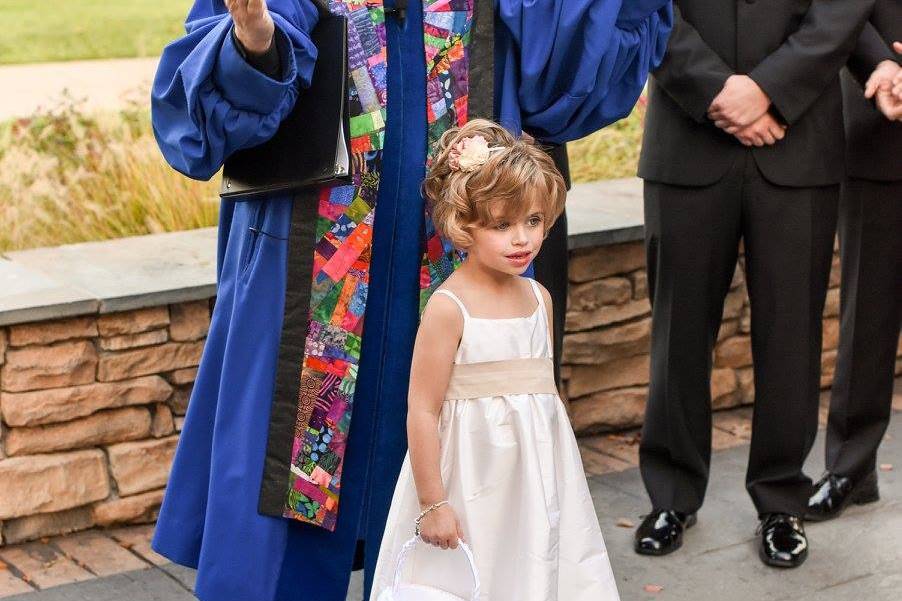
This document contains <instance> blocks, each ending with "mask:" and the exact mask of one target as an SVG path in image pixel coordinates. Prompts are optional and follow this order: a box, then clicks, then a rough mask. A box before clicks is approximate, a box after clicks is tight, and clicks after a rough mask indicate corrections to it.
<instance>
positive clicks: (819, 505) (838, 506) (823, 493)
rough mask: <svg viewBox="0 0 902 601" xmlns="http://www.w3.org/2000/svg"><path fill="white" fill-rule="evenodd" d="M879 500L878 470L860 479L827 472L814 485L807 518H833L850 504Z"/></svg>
mask: <svg viewBox="0 0 902 601" xmlns="http://www.w3.org/2000/svg"><path fill="white" fill-rule="evenodd" d="M879 500H880V492H879V490H878V489H877V473H876V472H870V473H869V474H867V475H865V476H863V477H861V478H858V479H854V478H850V477H847V476H838V475H836V474H831V473H830V472H827V473H826V474H824V475H823V476H822V477H821V479H820V480H818V481H817V483H815V485H814V492H813V493H812V495H811V497H810V498H809V499H808V509H807V510H806V511H805V519H806V520H811V521H813V522H823V521H825V520H831V519H833V518H837V517H839V516H840V515H841V514H842V512H843V511H845V510H846V509H847V508H848V507H849V505H864V504H865V503H873V502H875V501H879Z"/></svg>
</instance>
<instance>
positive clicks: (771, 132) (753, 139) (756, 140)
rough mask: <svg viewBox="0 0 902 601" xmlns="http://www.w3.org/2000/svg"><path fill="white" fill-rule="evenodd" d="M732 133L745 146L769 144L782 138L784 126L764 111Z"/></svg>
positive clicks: (784, 133)
mask: <svg viewBox="0 0 902 601" xmlns="http://www.w3.org/2000/svg"><path fill="white" fill-rule="evenodd" d="M734 135H735V136H736V139H737V140H739V141H740V142H742V143H743V144H744V145H745V146H759V147H760V146H771V145H773V144H776V143H777V142H778V141H780V140H782V139H783V137H784V136H785V135H786V126H785V125H783V124H781V123H779V122H777V120H776V119H774V117H773V115H771V114H770V113H764V114H763V115H761V116H760V117H758V119H757V120H756V121H754V122H753V123H751V124H750V125H747V126H745V127H743V128H742V129H740V130H738V131H737V132H736V133H735V134H734Z"/></svg>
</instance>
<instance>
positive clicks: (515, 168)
mask: <svg viewBox="0 0 902 601" xmlns="http://www.w3.org/2000/svg"><path fill="white" fill-rule="evenodd" d="M473 136H482V137H483V138H485V140H486V141H487V142H488V144H489V146H490V147H501V148H502V150H497V151H493V152H491V153H490V154H489V157H488V160H486V162H485V163H484V164H483V165H481V166H479V167H477V168H476V169H474V170H472V171H462V170H455V169H452V167H451V161H450V154H451V151H452V150H453V148H454V146H455V144H457V143H458V142H460V141H461V140H463V139H464V138H471V137H473ZM433 156H434V158H433V162H432V165H431V167H430V169H429V173H428V174H427V175H426V180H425V181H424V182H423V195H424V196H425V197H426V202H428V203H429V208H430V211H431V214H432V218H433V221H434V222H435V226H436V228H437V229H438V230H439V233H440V234H441V235H442V236H444V237H445V238H447V239H448V240H450V241H451V242H452V243H453V244H454V245H455V246H456V247H457V248H459V249H466V248H467V247H468V246H470V245H471V244H472V243H473V237H472V235H471V233H470V232H471V231H472V229H473V228H474V227H483V226H488V225H490V224H492V223H493V222H495V221H496V220H498V219H509V220H514V219H518V218H522V217H525V216H526V215H527V213H528V211H529V209H530V207H531V205H532V203H533V201H537V202H538V203H539V205H540V206H541V207H542V212H543V213H544V225H545V234H546V235H547V234H548V231H549V230H550V229H551V226H552V225H553V224H554V222H555V221H556V220H557V218H558V217H560V215H561V213H562V212H563V210H564V201H565V200H566V197H567V188H566V184H565V183H564V178H563V177H561V174H560V172H559V171H558V170H557V168H556V167H555V165H554V161H552V160H551V157H549V156H548V154H547V153H546V152H545V151H543V150H542V149H541V148H539V147H537V146H535V145H534V144H531V143H529V142H526V141H524V140H518V139H517V138H515V137H514V136H513V135H511V133H510V132H508V131H507V130H506V129H504V128H503V127H501V126H500V125H498V124H497V123H493V122H491V121H488V120H486V119H474V120H472V121H470V122H468V123H467V124H466V125H463V126H461V127H454V128H451V129H449V130H448V131H446V132H445V133H444V134H442V137H441V138H440V139H439V141H438V142H437V144H436V147H435V152H434V155H433Z"/></svg>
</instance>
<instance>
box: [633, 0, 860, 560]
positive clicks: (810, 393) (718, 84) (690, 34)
mask: <svg viewBox="0 0 902 601" xmlns="http://www.w3.org/2000/svg"><path fill="white" fill-rule="evenodd" d="M873 4H874V0H842V1H836V0H771V1H769V2H764V1H761V0H739V1H735V2H723V1H722V0H676V1H675V2H674V10H675V27H674V30H673V33H672V35H671V38H670V43H669V45H668V51H667V56H666V57H665V59H664V63H663V64H662V65H661V67H660V68H659V69H658V71H657V72H656V73H655V74H654V77H653V81H652V84H651V89H650V103H649V108H648V113H647V115H646V125H645V138H644V139H645V143H644V145H643V148H642V155H641V158H640V162H639V176H640V177H642V178H643V179H644V180H645V226H646V251H647V259H648V276H649V291H650V296H651V301H652V308H653V312H652V342H651V383H650V387H649V400H648V405H647V409H646V416H645V424H644V427H643V431H642V443H641V446H640V467H641V471H642V477H643V480H644V482H645V486H646V489H647V490H648V493H649V496H650V498H651V502H652V508H653V509H652V512H651V513H650V514H649V515H648V516H647V517H646V518H645V520H644V521H643V522H642V524H641V525H640V527H639V529H638V530H637V532H636V546H635V548H636V551H637V552H639V553H643V554H650V555H663V554H665V553H669V552H671V551H673V550H675V549H677V548H678V547H679V546H680V544H681V543H682V535H683V530H684V529H685V528H687V527H689V526H691V525H692V524H693V523H695V513H696V511H698V509H699V508H700V507H701V505H702V501H703V499H704V494H705V489H706V486H707V480H708V470H709V464H710V455H711V396H710V388H709V387H710V375H711V356H712V350H713V347H714V343H715V341H716V340H717V332H718V329H719V327H720V321H721V315H722V312H723V302H724V297H725V295H726V292H727V290H728V289H729V286H730V282H731V279H732V277H733V271H734V268H735V264H736V259H737V255H738V246H739V241H740V240H742V241H743V243H744V247H745V263H746V281H747V285H748V290H749V296H750V300H751V307H752V324H751V326H752V332H751V346H752V354H753V358H754V365H755V368H754V370H755V389H756V400H755V415H754V420H753V434H752V441H751V451H750V457H749V465H748V473H747V478H746V486H747V488H748V491H749V493H750V494H751V497H752V500H753V501H754V504H755V507H756V509H757V511H758V514H759V518H760V520H761V545H760V547H759V551H760V556H761V559H762V560H763V561H764V562H765V563H766V564H768V565H773V566H780V567H795V566H797V565H800V564H801V563H802V562H803V561H804V560H805V558H806V557H807V546H808V545H807V539H806V537H805V532H804V528H803V524H802V517H803V516H804V513H805V508H806V504H807V500H808V495H809V493H810V490H811V480H809V479H808V478H807V477H806V476H805V475H804V474H803V473H802V462H803V460H804V458H805V456H806V455H807V453H808V451H809V449H810V448H811V444H812V443H813V441H814V436H815V434H816V431H817V404H818V391H819V379H820V378H819V376H820V351H821V313H822V310H823V305H824V298H825V294H826V288H827V280H828V276H829V271H830V263H831V258H832V248H833V238H834V234H835V227H836V211H837V204H838V201H839V184H840V182H841V181H842V177H843V173H844V170H845V169H844V160H843V148H844V141H843V128H842V102H841V101H842V98H841V90H840V83H839V70H840V68H841V67H842V66H843V65H844V64H845V62H846V61H847V59H848V57H849V54H850V52H851V51H852V49H853V47H854V46H855V43H856V40H857V39H858V36H859V34H860V32H861V29H862V27H863V25H864V22H865V21H866V20H867V17H868V15H869V14H870V11H871V8H872V7H873Z"/></svg>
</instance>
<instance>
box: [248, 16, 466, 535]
mask: <svg viewBox="0 0 902 601" xmlns="http://www.w3.org/2000/svg"><path fill="white" fill-rule="evenodd" d="M474 1H475V0H423V8H424V36H425V38H424V39H425V49H426V59H427V63H428V64H427V72H428V76H427V90H426V96H427V101H428V109H427V113H428V128H429V142H430V145H431V144H432V143H433V142H434V141H435V140H437V139H438V138H439V137H440V136H441V134H442V133H443V132H444V131H445V130H447V129H448V128H449V127H452V126H454V125H458V124H463V123H464V122H465V121H466V119H467V100H468V52H467V46H468V43H469V39H470V27H471V24H472V21H473V5H474ZM329 10H330V11H331V12H332V13H334V14H341V15H344V16H346V17H347V19H348V43H349V52H348V60H349V74H350V77H349V79H350V81H349V84H350V85H349V97H350V133H351V149H352V153H353V166H352V180H351V181H352V183H351V184H349V185H338V186H330V187H324V188H322V189H321V190H320V191H319V193H318V208H317V211H316V213H317V214H316V216H315V219H314V221H315V223H316V228H315V233H314V232H310V231H303V232H301V233H299V234H298V235H299V236H305V235H306V236H310V237H313V239H314V240H315V245H314V247H313V256H314V258H313V263H312V267H310V266H307V265H304V266H301V267H299V268H297V269H293V268H292V264H291V261H292V258H289V277H292V274H295V275H296V274H298V273H300V274H303V275H304V276H307V275H308V274H309V277H310V280H311V282H312V286H311V289H310V293H309V325H308V328H307V332H306V334H307V335H306V339H305V341H304V342H303V357H304V358H303V364H302V365H301V367H300V374H299V379H300V389H299V391H298V393H297V399H296V402H297V415H296V419H295V422H294V425H293V426H294V427H293V430H294V433H293V444H292V448H291V464H290V475H289V477H288V478H289V479H288V483H287V485H288V490H287V494H286V495H284V496H282V499H283V501H281V502H280V503H281V504H282V507H281V509H280V510H278V511H280V513H281V515H282V516H284V517H287V518H292V519H296V520H299V521H303V522H308V523H312V524H315V525H318V526H322V527H323V528H326V529H328V530H334V529H335V526H336V519H337V515H338V500H339V493H340V490H341V475H342V463H343V459H344V454H345V448H346V445H347V437H348V431H349V427H350V423H351V414H352V410H353V405H354V389H355V385H356V382H357V370H358V365H359V362H360V349H361V340H362V335H363V316H364V310H365V308H366V300H367V289H368V285H369V271H370V252H371V248H372V239H373V217H374V213H375V207H376V196H377V193H378V189H379V171H380V168H381V163H382V148H383V142H384V134H385V115H386V111H385V106H386V76H387V68H386V46H385V44H386V36H385V10H384V8H383V4H382V0H366V1H364V0H332V1H331V2H330V3H329ZM311 204H312V203H311ZM425 223H426V233H425V234H426V251H425V256H424V259H423V262H422V268H421V288H422V290H423V293H422V295H421V303H422V304H425V301H426V299H428V295H429V294H430V293H431V292H432V291H433V290H434V289H435V288H437V287H438V285H439V284H440V283H441V282H442V281H443V280H444V279H445V278H446V277H447V276H448V275H450V274H451V272H452V270H453V268H454V253H453V249H452V248H451V247H450V245H449V244H447V243H445V242H443V241H442V240H441V238H440V237H439V236H438V235H437V234H436V231H435V227H434V226H433V225H432V220H431V219H430V218H429V217H428V215H427V218H426V220H425ZM292 227H293V228H294V225H293V226H292ZM292 235H294V232H293V234H292ZM308 262H309V259H308ZM305 298H306V297H305ZM286 303H288V300H286ZM302 309H303V307H289V306H286V316H288V315H289V314H291V313H294V318H295V319H296V318H297V314H298V313H299V312H300V311H301V310H302ZM283 337H284V333H283ZM283 346H284V340H283ZM296 346H297V345H296ZM296 350H300V349H296ZM279 360H280V362H283V361H284V360H285V358H284V356H283V355H281V354H280V359H279ZM295 360H296V356H295ZM294 373H295V374H297V371H295V372H294ZM280 385H281V386H282V387H283V388H282V389H281V390H280ZM291 386H292V383H291V382H288V383H285V382H282V383H281V384H280V382H279V381H278V379H277V391H276V394H277V395H280V394H281V395H284V393H285V392H286V391H287V390H291V389H292V388H291ZM293 386H294V388H293V389H294V390H298V388H297V380H296V379H295V381H294V383H293ZM276 410H277V409H276V401H274V408H273V411H276ZM287 427H290V425H286V424H284V423H282V424H277V423H275V422H274V425H273V426H271V433H270V436H271V439H270V440H271V444H270V448H269V449H268V451H267V460H266V461H267V468H269V467H272V465H271V464H277V463H278V462H279V459H278V457H274V454H276V453H278V452H280V449H279V448H277V445H275V446H274V445H273V444H272V440H273V438H274V437H273V429H274V428H275V429H276V430H278V429H281V430H282V431H283V433H285V432H284V430H285V429H286V428H287ZM279 436H280V435H277V436H276V438H278V437H279ZM266 471H267V472H268V474H265V475H264V484H263V489H264V492H265V491H266V490H267V488H268V489H269V490H273V487H278V486H279V483H278V478H277V477H274V476H272V475H271V472H272V470H269V469H267V470H266ZM281 486H282V487H284V486H285V483H284V480H283V481H282V484H281ZM281 490H285V488H282V489H281ZM271 498H272V495H269V496H268V499H269V500H267V495H266V494H264V495H261V507H260V510H261V512H262V513H265V514H273V513H274V507H273V501H272V500H271Z"/></svg>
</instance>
